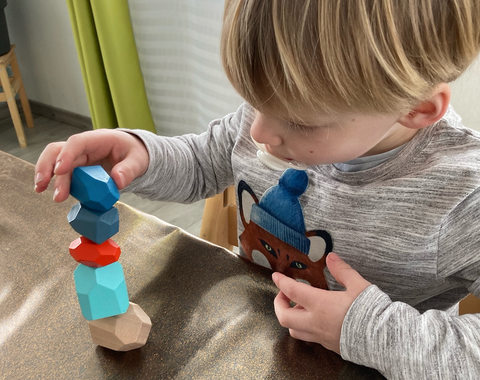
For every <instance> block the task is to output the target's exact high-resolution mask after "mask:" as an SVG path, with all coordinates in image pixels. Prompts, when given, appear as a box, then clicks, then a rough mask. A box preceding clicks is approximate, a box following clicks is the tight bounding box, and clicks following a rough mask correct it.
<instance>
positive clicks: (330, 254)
mask: <svg viewBox="0 0 480 380" xmlns="http://www.w3.org/2000/svg"><path fill="white" fill-rule="evenodd" d="M328 256H330V260H333V261H339V260H340V256H338V255H337V254H336V253H334V252H330V253H329V254H328Z"/></svg>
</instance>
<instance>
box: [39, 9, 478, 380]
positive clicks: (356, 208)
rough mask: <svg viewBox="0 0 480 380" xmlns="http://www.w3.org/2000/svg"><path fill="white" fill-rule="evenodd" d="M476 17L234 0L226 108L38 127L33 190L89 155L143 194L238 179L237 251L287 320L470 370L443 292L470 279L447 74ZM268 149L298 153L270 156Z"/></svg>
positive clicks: (474, 180)
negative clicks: (190, 115)
mask: <svg viewBox="0 0 480 380" xmlns="http://www.w3.org/2000/svg"><path fill="white" fill-rule="evenodd" d="M479 19H480V2H478V1H475V0H402V1H396V0H382V1H379V0H377V1H375V0H350V1H337V0H310V1H308V0H295V1H291V0H230V1H228V2H227V5H226V10H225V19H224V29H223V33H222V49H221V54H222V59H223V64H224V67H225V70H226V72H227V75H228V77H229V79H230V81H231V83H232V84H233V86H234V87H235V88H236V90H237V91H238V92H239V93H240V94H241V95H242V96H243V98H244V99H245V100H246V103H245V104H244V105H242V106H241V107H240V108H239V109H238V111H237V112H236V113H234V114H230V115H227V116H226V117H224V118H223V119H220V120H216V121H213V122H212V123H211V124H210V126H209V128H208V131H207V132H205V133H204V134H201V135H198V136H196V135H187V136H182V137H176V138H166V137H160V136H156V135H153V134H151V133H148V132H145V131H120V130H96V131H91V132H85V133H82V134H79V135H76V136H72V137H71V138H70V139H69V140H68V141H67V142H66V143H54V144H50V145H49V146H48V147H47V148H46V149H45V151H44V152H43V153H42V155H41V157H40V159H39V161H38V163H37V166H36V177H35V181H36V191H37V192H42V191H44V190H45V189H46V188H47V186H48V184H49V182H50V180H51V178H52V176H53V174H56V179H55V195H54V199H55V200H56V201H57V202H61V201H63V200H65V199H66V198H67V197H68V193H69V182H70V173H71V171H72V169H73V168H74V167H75V166H81V165H93V164H98V163H100V164H102V165H103V166H104V167H105V168H106V169H107V170H110V171H111V175H112V177H113V179H114V180H115V182H116V183H117V185H118V186H119V188H121V189H124V190H125V191H133V192H135V193H136V194H138V195H141V196H144V197H148V198H150V199H161V200H170V201H175V202H193V201H195V200H198V199H201V198H206V197H210V196H213V195H214V194H218V193H220V192H222V191H223V190H224V189H225V188H226V187H227V186H230V185H235V186H236V188H237V195H238V198H237V203H238V206H239V210H238V215H239V242H240V253H241V254H242V255H244V256H246V257H248V258H249V259H251V260H252V261H255V262H257V263H259V264H261V265H264V266H268V267H271V268H272V269H273V270H274V271H275V273H274V275H273V280H274V281H275V283H276V284H277V286H278V287H279V289H280V292H279V294H278V296H277V298H276V300H275V311H276V313H277V317H278V319H279V321H280V323H281V324H282V325H283V326H285V327H287V328H289V329H290V334H291V335H292V336H293V337H295V338H298V339H302V340H305V341H312V342H317V343H320V344H322V345H324V346H325V347H327V348H329V349H331V350H334V351H336V352H337V353H339V354H341V355H342V357H343V358H345V359H346V360H350V361H353V362H355V363H358V364H362V365H365V366H369V367H373V368H376V369H378V370H379V371H380V372H382V373H383V374H384V375H385V376H386V377H388V378H406V379H422V378H446V379H453V378H458V379H469V378H471V379H474V378H476V379H478V378H480V316H479V315H467V316H461V317H459V316H458V307H457V305H458V302H459V301H460V300H461V299H462V298H463V297H465V296H466V295H467V294H468V293H473V294H475V295H477V296H480V232H478V227H477V226H476V221H477V220H478V218H479V217H480V190H479V188H480V134H478V133H476V132H473V131H471V130H469V129H467V128H465V127H463V126H462V125H461V120H460V118H459V117H458V116H457V115H456V114H455V112H454V111H453V109H452V108H451V107H449V100H450V90H449V86H448V85H447V83H448V82H450V81H452V80H454V79H456V78H457V77H458V76H459V75H460V74H461V73H462V72H463V71H464V70H465V69H466V68H467V67H468V65H469V64H470V63H471V62H472V60H473V59H474V58H475V57H476V56H477V55H478V53H479V51H480V23H479V22H478V20H479ZM252 139H254V140H255V141H256V142H257V143H259V144H264V149H265V152H264V153H260V154H259V156H260V158H261V160H259V159H258V158H257V147H256V145H255V144H254V142H253V140H252ZM272 157H274V158H276V159H277V160H280V162H284V163H285V165H284V166H285V167H288V166H289V165H291V166H295V162H296V163H304V164H305V165H306V169H305V170H294V169H288V170H273V169H271V168H270V167H269V166H268V165H269V163H270V162H271V159H272ZM264 162H265V163H266V165H265V164H264ZM272 167H273V166H272ZM277 169H278V168H277ZM297 169H298V168H297ZM333 252H335V253H333ZM347 263H348V264H347ZM325 266H327V267H325ZM278 272H283V273H285V274H287V275H288V276H285V275H284V274H281V273H278ZM295 280H297V281H295ZM322 288H323V289H322ZM325 288H328V289H329V290H325ZM290 300H292V301H294V302H295V303H296V306H295V307H291V306H290Z"/></svg>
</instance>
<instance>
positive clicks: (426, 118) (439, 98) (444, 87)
mask: <svg viewBox="0 0 480 380" xmlns="http://www.w3.org/2000/svg"><path fill="white" fill-rule="evenodd" d="M450 96H451V92H450V86H449V85H448V84H447V83H440V84H438V85H437V86H435V88H434V90H433V92H432V95H431V96H430V97H429V98H428V99H427V100H424V101H422V102H421V103H419V104H418V105H417V106H416V107H415V108H413V109H412V110H411V111H410V112H409V113H408V114H407V115H404V116H401V117H400V118H399V119H398V123H400V124H401V125H403V126H404V127H406V128H411V129H421V128H425V127H428V126H429V125H432V124H433V123H435V122H437V121H438V120H440V119H441V118H442V117H443V115H445V112H447V109H448V105H449V104H450Z"/></svg>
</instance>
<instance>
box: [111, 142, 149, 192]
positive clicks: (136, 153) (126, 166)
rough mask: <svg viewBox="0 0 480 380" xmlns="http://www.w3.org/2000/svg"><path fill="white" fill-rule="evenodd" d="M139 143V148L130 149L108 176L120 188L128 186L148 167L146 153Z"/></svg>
mask: <svg viewBox="0 0 480 380" xmlns="http://www.w3.org/2000/svg"><path fill="white" fill-rule="evenodd" d="M140 144H141V145H139V148H140V149H131V150H130V152H129V153H128V154H127V156H126V157H125V159H124V160H122V161H120V162H119V163H118V164H116V165H115V166H114V167H113V168H112V170H111V173H110V176H111V177H112V178H113V180H114V181H115V183H116V184H117V186H118V188H119V189H120V190H121V189H123V188H125V187H126V186H128V185H129V184H130V183H131V182H132V181H133V180H134V179H135V178H137V177H140V176H141V175H143V174H144V173H145V172H146V171H147V169H148V162H149V158H148V153H147V150H146V149H145V148H144V146H143V143H140Z"/></svg>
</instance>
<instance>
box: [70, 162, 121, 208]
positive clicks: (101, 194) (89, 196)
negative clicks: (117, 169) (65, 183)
mask: <svg viewBox="0 0 480 380" xmlns="http://www.w3.org/2000/svg"><path fill="white" fill-rule="evenodd" d="M70 195H71V196H72V197H75V198H76V199H78V200H79V201H80V203H81V204H83V205H85V206H87V207H88V208H90V209H92V210H97V211H102V212H105V211H108V210H110V209H111V208H112V206H113V205H114V204H115V203H116V202H117V201H118V199H119V198H120V193H119V191H118V188H117V185H116V184H115V182H114V180H113V179H112V178H111V177H110V176H109V175H108V173H107V172H106V171H105V170H104V169H103V168H102V167H101V166H100V165H95V166H80V167H78V168H75V169H74V170H73V173H72V181H71V184H70Z"/></svg>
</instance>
